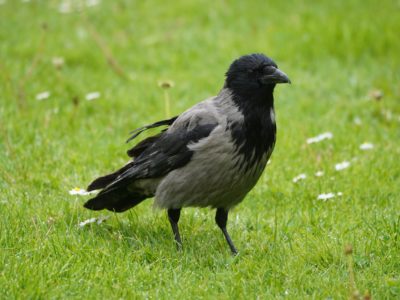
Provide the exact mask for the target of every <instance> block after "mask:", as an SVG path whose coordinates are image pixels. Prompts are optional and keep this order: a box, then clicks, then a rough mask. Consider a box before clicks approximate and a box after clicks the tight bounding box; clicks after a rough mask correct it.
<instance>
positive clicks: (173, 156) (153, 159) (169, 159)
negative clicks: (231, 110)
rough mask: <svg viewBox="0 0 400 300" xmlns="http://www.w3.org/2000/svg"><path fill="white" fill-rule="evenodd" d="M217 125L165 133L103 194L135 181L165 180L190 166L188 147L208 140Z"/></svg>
mask: <svg viewBox="0 0 400 300" xmlns="http://www.w3.org/2000/svg"><path fill="white" fill-rule="evenodd" d="M216 126H217V124H216V123H214V124H205V125H198V126H196V127H195V128H193V129H192V130H190V131H187V130H186V129H185V128H182V129H178V130H176V131H174V132H168V131H166V132H163V133H161V135H160V136H159V137H158V138H157V139H155V141H154V143H152V144H151V145H149V146H148V147H147V148H146V149H145V150H144V151H143V152H142V153H141V154H140V155H139V156H138V157H137V158H136V159H135V161H134V162H133V164H132V165H131V166H130V168H129V169H127V170H126V171H125V172H123V173H122V174H121V175H119V176H118V177H117V179H116V180H115V181H114V182H112V183H111V184H110V185H109V186H107V187H106V189H105V190H103V191H102V192H101V193H103V192H107V190H114V189H115V188H118V187H120V186H123V185H126V184H127V183H130V182H131V181H132V180H135V179H144V178H157V177H161V176H163V175H165V174H167V173H169V172H171V171H172V170H174V169H177V168H180V167H182V166H184V165H186V164H187V163H188V162H189V161H190V158H191V157H192V155H193V151H192V150H190V149H189V148H188V145H189V144H190V143H195V142H197V141H199V140H200V139H202V138H205V137H207V136H208V135H209V134H210V133H211V132H212V131H213V129H214V128H215V127H216Z"/></svg>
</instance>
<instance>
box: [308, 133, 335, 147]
mask: <svg viewBox="0 0 400 300" xmlns="http://www.w3.org/2000/svg"><path fill="white" fill-rule="evenodd" d="M331 138H333V134H332V132H324V133H321V134H319V135H317V136H315V137H311V138H308V139H307V144H313V143H318V142H320V141H323V140H326V139H331Z"/></svg>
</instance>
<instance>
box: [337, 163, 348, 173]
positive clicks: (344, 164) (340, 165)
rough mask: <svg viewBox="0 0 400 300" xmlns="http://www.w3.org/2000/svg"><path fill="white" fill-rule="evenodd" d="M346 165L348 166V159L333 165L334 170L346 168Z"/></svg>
mask: <svg viewBox="0 0 400 300" xmlns="http://www.w3.org/2000/svg"><path fill="white" fill-rule="evenodd" d="M348 167H350V162H348V161H343V162H341V163H338V164H336V165H335V169H336V171H341V170H344V169H347V168H348Z"/></svg>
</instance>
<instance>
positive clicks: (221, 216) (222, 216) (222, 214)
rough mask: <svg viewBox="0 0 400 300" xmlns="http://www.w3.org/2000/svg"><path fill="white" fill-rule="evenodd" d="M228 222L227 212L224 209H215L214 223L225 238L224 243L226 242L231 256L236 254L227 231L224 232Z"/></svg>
mask: <svg viewBox="0 0 400 300" xmlns="http://www.w3.org/2000/svg"><path fill="white" fill-rule="evenodd" d="M227 221H228V210H226V209H225V208H217V213H216V214H215V222H216V223H217V225H218V227H219V228H221V230H222V233H223V234H224V236H225V239H226V241H227V242H228V245H229V248H231V251H232V254H233V255H236V254H238V251H237V250H236V247H235V245H234V244H233V242H232V240H231V237H230V236H229V233H228V231H227V230H226V222H227Z"/></svg>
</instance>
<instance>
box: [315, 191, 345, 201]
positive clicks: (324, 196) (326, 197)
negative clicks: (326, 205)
mask: <svg viewBox="0 0 400 300" xmlns="http://www.w3.org/2000/svg"><path fill="white" fill-rule="evenodd" d="M336 196H337V197H340V196H343V193H342V192H338V193H336V194H335V193H327V194H320V195H318V197H317V199H318V200H322V201H326V200H329V199H332V198H334V197H336Z"/></svg>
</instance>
